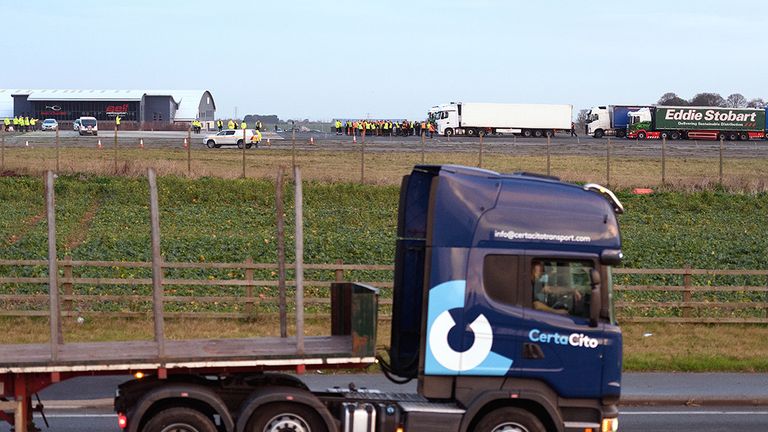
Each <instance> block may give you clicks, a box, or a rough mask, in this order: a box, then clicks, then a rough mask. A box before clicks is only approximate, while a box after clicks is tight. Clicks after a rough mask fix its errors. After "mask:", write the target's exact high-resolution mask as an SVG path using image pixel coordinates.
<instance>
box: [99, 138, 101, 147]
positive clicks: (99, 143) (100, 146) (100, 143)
mask: <svg viewBox="0 0 768 432" xmlns="http://www.w3.org/2000/svg"><path fill="white" fill-rule="evenodd" d="M99 148H101V140H99Z"/></svg>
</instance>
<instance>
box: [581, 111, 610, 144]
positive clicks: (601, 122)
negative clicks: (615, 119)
mask: <svg viewBox="0 0 768 432" xmlns="http://www.w3.org/2000/svg"><path fill="white" fill-rule="evenodd" d="M586 122H587V125H586V129H587V130H586V131H584V132H585V133H586V134H587V135H589V136H593V137H595V138H602V137H603V135H605V131H607V130H610V129H611V120H610V112H609V111H608V107H605V106H598V107H593V108H592V109H590V110H589V112H588V113H587V118H586Z"/></svg>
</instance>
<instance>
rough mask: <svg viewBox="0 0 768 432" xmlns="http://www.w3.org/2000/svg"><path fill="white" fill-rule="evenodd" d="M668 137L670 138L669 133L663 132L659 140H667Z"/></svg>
mask: <svg viewBox="0 0 768 432" xmlns="http://www.w3.org/2000/svg"><path fill="white" fill-rule="evenodd" d="M668 137H669V135H667V133H666V132H662V133H661V134H660V135H659V138H661V139H665V138H668Z"/></svg>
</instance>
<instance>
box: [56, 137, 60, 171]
mask: <svg viewBox="0 0 768 432" xmlns="http://www.w3.org/2000/svg"><path fill="white" fill-rule="evenodd" d="M58 172H59V128H58V127H57V128H56V173H58Z"/></svg>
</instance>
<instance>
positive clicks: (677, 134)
mask: <svg viewBox="0 0 768 432" xmlns="http://www.w3.org/2000/svg"><path fill="white" fill-rule="evenodd" d="M669 139H671V140H679V139H680V132H672V133H671V134H669Z"/></svg>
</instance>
